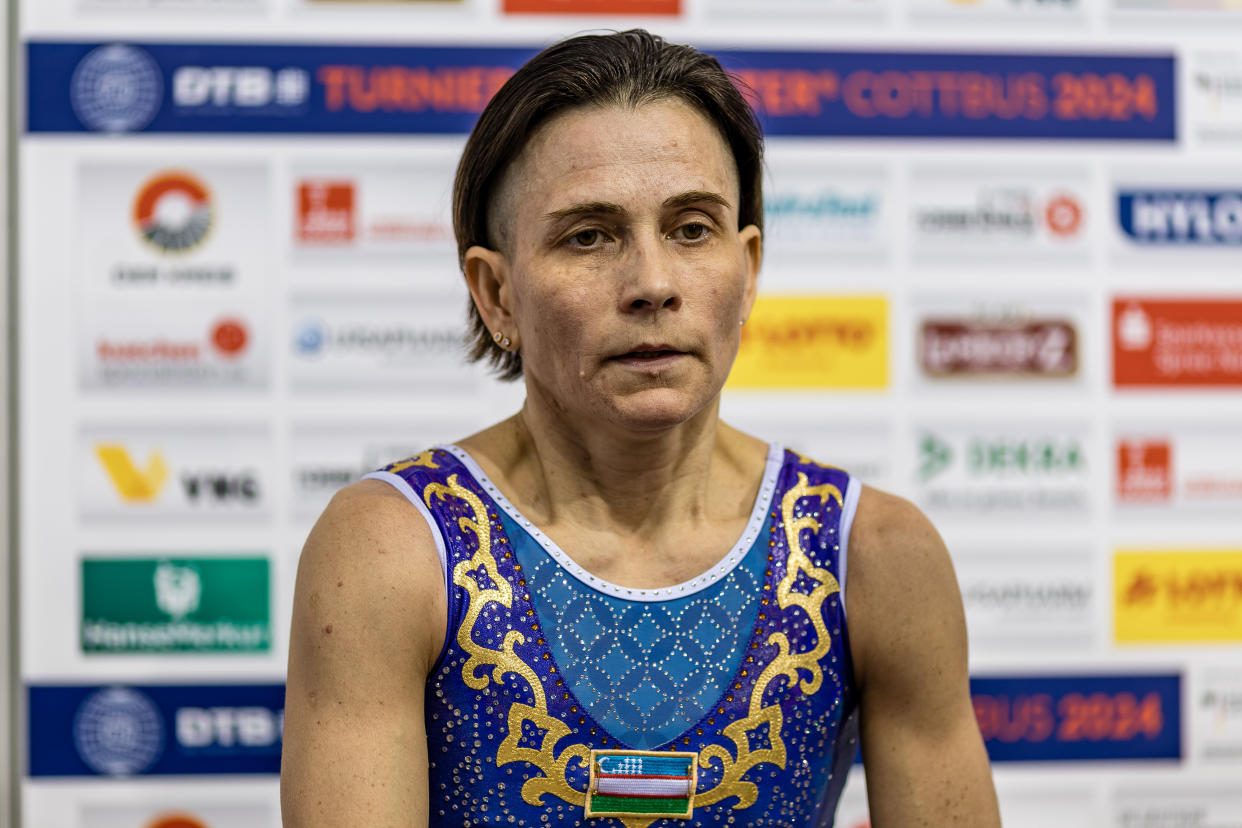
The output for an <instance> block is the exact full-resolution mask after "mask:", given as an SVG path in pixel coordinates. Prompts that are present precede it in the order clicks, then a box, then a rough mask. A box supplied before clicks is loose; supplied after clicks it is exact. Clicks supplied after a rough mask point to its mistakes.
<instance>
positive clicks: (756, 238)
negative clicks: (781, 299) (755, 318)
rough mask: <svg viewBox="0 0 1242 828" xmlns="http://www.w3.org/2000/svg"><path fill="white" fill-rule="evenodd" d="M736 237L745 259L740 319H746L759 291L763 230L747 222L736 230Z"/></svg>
mask: <svg viewBox="0 0 1242 828" xmlns="http://www.w3.org/2000/svg"><path fill="white" fill-rule="evenodd" d="M738 238H739V239H740V240H741V242H742V255H743V257H745V260H746V261H745V265H746V288H745V293H744V294H743V302H742V319H743V320H746V319H749V318H750V311H751V308H753V307H754V305H755V296H756V295H757V294H758V292H759V266H760V265H761V264H763V231H762V230H760V229H759V228H758V227H756V226H755V225H753V224H748V225H746V226H745V227H743V228H742V229H741V231H739V232H738Z"/></svg>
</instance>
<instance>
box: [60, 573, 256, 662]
mask: <svg viewBox="0 0 1242 828" xmlns="http://www.w3.org/2000/svg"><path fill="white" fill-rule="evenodd" d="M79 641H80V644H81V647H82V651H83V652H85V653H166V652H193V653H246V652H267V651H268V650H270V649H271V646H272V622H271V583H270V574H269V564H268V560H267V558H104V557H88V558H84V559H83V561H82V628H81V636H80V639H79Z"/></svg>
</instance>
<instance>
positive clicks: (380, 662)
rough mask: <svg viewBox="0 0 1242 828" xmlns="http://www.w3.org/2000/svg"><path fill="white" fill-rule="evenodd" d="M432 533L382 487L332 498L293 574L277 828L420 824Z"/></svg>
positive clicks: (434, 579) (436, 610) (440, 607)
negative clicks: (280, 815) (279, 827)
mask: <svg viewBox="0 0 1242 828" xmlns="http://www.w3.org/2000/svg"><path fill="white" fill-rule="evenodd" d="M446 614H447V613H446V609H445V593H444V580H443V577H442V574H441V570H440V562H439V556H438V554H437V552H436V547H435V541H434V538H433V536H432V534H431V528H430V527H429V526H428V525H427V524H426V522H425V521H424V519H423V517H422V515H421V514H420V513H419V511H418V510H417V509H416V508H414V506H412V505H411V504H410V502H409V501H407V500H406V499H405V497H404V496H403V495H402V494H401V493H400V492H398V491H396V490H395V489H393V488H392V487H391V486H389V485H388V484H386V483H383V482H380V481H375V480H364V481H361V482H359V483H355V484H354V485H352V486H349V487H347V488H345V489H344V490H342V491H341V492H339V493H338V494H337V495H336V496H335V497H334V498H333V499H332V502H331V503H330V504H329V505H328V508H327V509H326V510H325V511H324V513H323V515H322V516H321V517H320V519H319V521H318V523H316V524H315V528H314V529H312V530H311V533H310V537H309V538H308V539H307V541H306V546H305V547H304V548H303V550H302V558H301V561H300V562H299V564H298V577H297V585H296V587H295V588H294V596H293V622H292V627H291V629H290V633H289V669H288V675H287V684H286V693H285V729H284V746H283V750H282V754H281V808H282V813H283V818H284V824H285V825H289V826H298V828H335V826H340V825H398V824H407V825H418V824H421V825H426V824H427V821H426V768H427V746H426V739H425V737H424V726H423V694H424V685H425V682H426V679H427V675H428V673H429V671H430V670H431V669H432V667H433V666H434V663H435V660H436V658H437V657H438V655H439V650H440V646H441V644H442V642H443V640H444V630H445V626H446V624H447V621H446Z"/></svg>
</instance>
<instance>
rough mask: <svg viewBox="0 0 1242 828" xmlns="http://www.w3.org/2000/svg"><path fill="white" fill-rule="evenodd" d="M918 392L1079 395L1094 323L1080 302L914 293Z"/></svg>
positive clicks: (1062, 297)
mask: <svg viewBox="0 0 1242 828" xmlns="http://www.w3.org/2000/svg"><path fill="white" fill-rule="evenodd" d="M912 306H913V313H914V326H915V327H914V345H915V353H914V361H915V372H914V375H913V379H914V383H915V386H916V387H917V388H918V390H919V391H920V392H923V391H934V390H944V391H951V392H952V393H954V394H961V393H962V391H963V389H964V388H965V387H969V388H970V389H971V391H972V392H973V393H986V392H985V386H996V387H998V388H1000V389H1001V390H1002V391H1003V392H1004V393H1012V392H1013V391H1014V390H1015V386H1016V385H1019V384H1020V385H1023V386H1027V385H1030V386H1032V390H1033V391H1034V390H1037V389H1039V390H1042V389H1045V388H1048V387H1057V388H1062V389H1065V390H1070V389H1076V388H1081V387H1082V386H1083V385H1084V384H1085V382H1086V375H1087V373H1088V366H1089V360H1087V359H1086V355H1085V354H1084V353H1083V348H1084V345H1085V341H1086V339H1087V337H1086V335H1085V334H1086V332H1087V331H1089V330H1090V328H1091V325H1092V324H1093V323H1094V319H1093V318H1092V317H1091V312H1090V303H1089V301H1088V298H1087V297H1086V296H1085V295H1075V294H1017V293H1015V294H1000V293H987V294H980V293H977V292H976V293H916V294H914V296H913V298H912Z"/></svg>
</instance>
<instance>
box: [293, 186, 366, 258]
mask: <svg viewBox="0 0 1242 828" xmlns="http://www.w3.org/2000/svg"><path fill="white" fill-rule="evenodd" d="M354 232H355V229H354V183H353V182H352V181H325V180H322V179H311V180H308V181H303V182H302V183H301V184H299V185H298V224H297V237H298V240H299V241H302V242H306V243H308V244H348V243H349V242H351V241H353V240H354Z"/></svg>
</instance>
